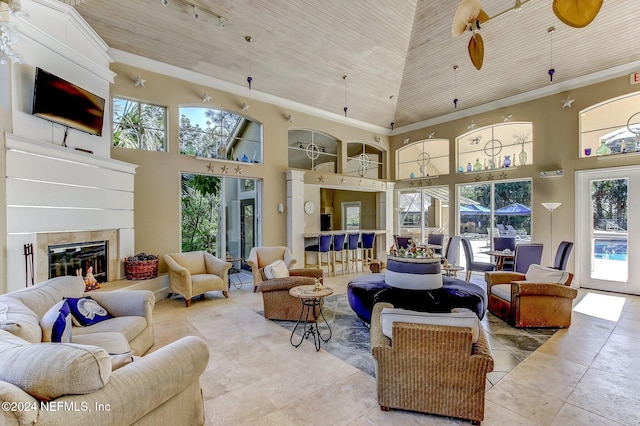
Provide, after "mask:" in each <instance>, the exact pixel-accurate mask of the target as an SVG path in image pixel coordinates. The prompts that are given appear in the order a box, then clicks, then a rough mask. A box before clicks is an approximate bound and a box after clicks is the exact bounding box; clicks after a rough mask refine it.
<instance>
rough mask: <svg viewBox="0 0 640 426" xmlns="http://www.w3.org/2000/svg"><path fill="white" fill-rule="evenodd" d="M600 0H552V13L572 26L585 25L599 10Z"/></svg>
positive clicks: (581, 26) (579, 26)
mask: <svg viewBox="0 0 640 426" xmlns="http://www.w3.org/2000/svg"><path fill="white" fill-rule="evenodd" d="M601 6H602V0H553V13H555V14H556V16H557V17H558V19H559V20H561V21H562V22H564V23H565V24H567V25H569V26H570V27H574V28H583V27H586V26H587V25H589V24H590V23H591V21H593V20H594V19H595V17H596V15H597V14H598V12H600V7H601Z"/></svg>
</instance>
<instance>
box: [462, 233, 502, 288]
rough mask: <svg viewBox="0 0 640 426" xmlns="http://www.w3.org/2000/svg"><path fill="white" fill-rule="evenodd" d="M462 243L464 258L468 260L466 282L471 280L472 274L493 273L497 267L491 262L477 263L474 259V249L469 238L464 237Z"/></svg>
mask: <svg viewBox="0 0 640 426" xmlns="http://www.w3.org/2000/svg"><path fill="white" fill-rule="evenodd" d="M460 242H461V243H462V248H463V250H464V258H465V260H466V263H467V264H466V268H467V274H466V277H465V281H469V280H470V279H471V273H472V272H486V271H493V270H494V269H495V265H494V264H493V263H489V262H476V261H475V260H474V259H473V248H472V247H471V242H470V241H469V239H468V238H465V237H462V238H461V239H460Z"/></svg>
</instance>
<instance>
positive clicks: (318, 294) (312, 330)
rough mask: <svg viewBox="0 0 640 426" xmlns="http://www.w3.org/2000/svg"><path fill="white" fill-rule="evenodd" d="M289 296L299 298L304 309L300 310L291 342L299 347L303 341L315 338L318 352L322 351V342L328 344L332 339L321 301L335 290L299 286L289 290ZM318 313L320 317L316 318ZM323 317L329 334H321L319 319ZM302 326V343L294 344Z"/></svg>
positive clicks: (313, 286)
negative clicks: (297, 332) (297, 331)
mask: <svg viewBox="0 0 640 426" xmlns="http://www.w3.org/2000/svg"><path fill="white" fill-rule="evenodd" d="M289 294H290V295H291V296H293V297H297V298H299V299H300V301H301V302H302V308H301V310H300V317H299V318H298V321H297V322H296V326H295V327H294V328H293V331H292V332H291V337H290V338H289V341H290V342H291V344H292V345H293V346H294V347H296V348H297V347H298V346H300V345H301V344H302V341H303V340H305V339H308V338H309V336H313V342H314V343H315V346H316V351H319V350H320V341H321V340H322V341H324V342H328V341H329V339H331V327H330V326H329V323H328V322H327V319H326V318H325V317H324V314H323V313H322V307H321V306H320V301H321V300H322V298H323V297H327V296H330V295H332V294H333V289H332V288H331V287H324V286H323V287H322V288H321V289H320V290H316V286H315V285H299V286H296V287H293V288H291V289H290V290H289ZM316 311H317V312H318V316H317V317H316V316H315V315H314V314H315V312H316ZM320 317H322V320H323V321H324V323H325V325H326V326H327V329H328V330H329V334H327V335H324V336H323V335H322V334H321V333H320V328H319V327H318V319H320ZM303 318H304V319H303ZM300 324H302V326H303V328H304V334H303V335H302V337H300V341H299V342H298V343H294V338H293V337H294V336H295V334H296V330H297V329H298V326H299V325H300Z"/></svg>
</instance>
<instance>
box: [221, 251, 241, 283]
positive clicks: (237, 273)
mask: <svg viewBox="0 0 640 426" xmlns="http://www.w3.org/2000/svg"><path fill="white" fill-rule="evenodd" d="M224 261H225V262H227V263H230V264H231V269H229V273H228V274H227V279H228V281H229V282H228V284H227V285H228V287H229V290H231V275H232V274H235V276H236V278H237V279H238V282H237V283H236V282H235V280H234V282H233V286H234V287H235V288H236V290H240V289H241V288H242V277H240V271H241V269H242V259H241V258H239V257H238V258H233V259H229V258H227V259H225V260H224ZM236 263H238V267H237V268H236Z"/></svg>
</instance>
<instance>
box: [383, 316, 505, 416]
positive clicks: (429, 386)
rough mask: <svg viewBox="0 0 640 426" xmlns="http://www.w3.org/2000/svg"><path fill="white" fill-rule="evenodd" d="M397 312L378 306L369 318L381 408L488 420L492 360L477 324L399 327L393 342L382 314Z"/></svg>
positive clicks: (403, 323)
mask: <svg viewBox="0 0 640 426" xmlns="http://www.w3.org/2000/svg"><path fill="white" fill-rule="evenodd" d="M384 308H393V305H391V304H390V303H376V304H375V306H374V307H373V313H372V316H371V353H372V355H373V358H374V359H375V360H376V362H377V371H376V382H377V390H378V404H380V408H381V409H382V410H383V411H387V410H389V408H399V409H403V410H411V411H419V412H422V413H430V414H438V415H441V416H449V417H458V418H462V419H469V420H471V422H472V424H480V422H481V421H482V420H483V419H484V399H485V398H484V396H485V387H486V377H487V373H488V372H490V371H492V370H493V357H492V356H491V348H490V346H489V343H488V341H487V338H486V335H485V333H484V331H483V329H482V325H479V330H478V332H479V336H478V340H477V341H476V342H475V343H474V342H473V338H472V330H471V328H466V327H456V326H447V325H432V324H418V323H410V322H396V323H394V324H393V325H392V327H393V331H392V336H393V341H392V340H391V339H390V338H388V337H387V336H385V334H384V333H383V331H382V329H383V325H382V321H381V313H382V310H383V309H384Z"/></svg>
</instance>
